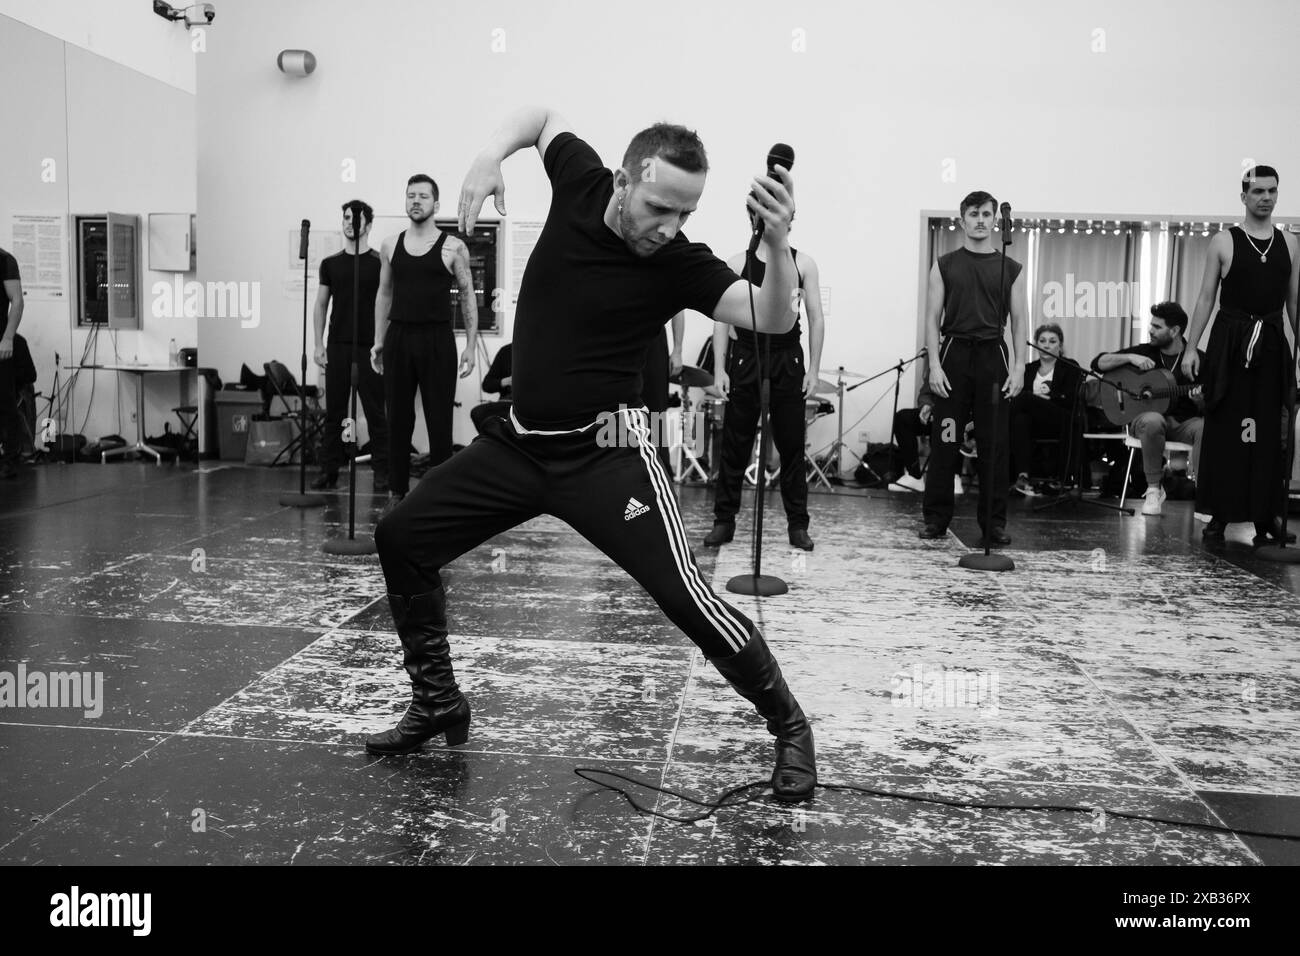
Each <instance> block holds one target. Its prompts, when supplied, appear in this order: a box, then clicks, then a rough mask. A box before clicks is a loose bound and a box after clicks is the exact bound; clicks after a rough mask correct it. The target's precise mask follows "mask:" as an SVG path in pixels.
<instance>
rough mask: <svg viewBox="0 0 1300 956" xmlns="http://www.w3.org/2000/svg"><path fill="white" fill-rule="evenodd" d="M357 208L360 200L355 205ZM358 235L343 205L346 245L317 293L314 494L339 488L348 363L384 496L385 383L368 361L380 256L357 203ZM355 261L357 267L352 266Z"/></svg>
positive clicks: (328, 264) (366, 213) (368, 216)
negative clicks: (318, 414) (320, 389)
mask: <svg viewBox="0 0 1300 956" xmlns="http://www.w3.org/2000/svg"><path fill="white" fill-rule="evenodd" d="M358 202H359V200H358ZM360 208H361V229H360V232H358V231H357V228H356V224H355V223H353V221H352V203H344V204H343V236H344V238H345V239H346V243H345V245H344V248H343V250H342V251H341V252H336V253H335V254H334V255H332V256H328V257H327V258H325V259H324V260H322V261H321V264H320V291H319V292H318V293H317V295H316V312H315V315H314V320H315V326H316V364H317V365H319V366H320V367H321V368H323V369H324V370H325V448H324V451H323V453H322V455H321V459H322V460H321V471H320V476H319V477H318V478H317V479H316V480H315V481H313V482H312V484H311V486H312V488H314V489H316V490H317V491H323V490H325V489H327V488H337V487H338V483H339V465H340V463H341V462H342V460H343V441H342V432H343V418H344V416H346V415H348V414H349V413H350V412H351V406H350V404H349V397H350V396H349V392H350V390H351V388H350V386H351V380H352V362H353V360H354V359H355V360H356V363H357V397H358V398H360V399H361V407H362V409H363V410H364V411H365V413H366V426H367V427H368V428H369V430H370V467H371V468H372V469H373V470H374V473H375V493H376V494H381V495H382V494H387V493H388V419H387V417H386V416H385V415H384V381H383V379H382V378H380V376H379V373H378V372H376V371H375V370H374V369H373V368H371V367H370V362H369V361H367V359H368V357H369V355H370V349H371V348H372V347H373V346H374V344H375V294H376V293H377V292H378V291H379V272H380V265H379V253H377V252H375V250H374V249H371V248H370V244H369V243H368V242H367V241H366V236H368V235H369V234H370V226H371V223H372V222H373V221H374V218H375V211H374V210H373V209H371V208H370V206H369V205H368V204H366V203H360ZM357 256H360V257H361V261H360V262H356V261H354V260H355V259H356V257H357ZM354 267H355V268H356V270H357V273H356V274H357V281H358V282H359V283H360V291H358V290H356V289H354V288H353V287H352V270H353V268H354ZM331 299H332V300H333V301H334V310H333V312H332V313H331V316H330V328H329V340H328V344H327V343H326V338H325V316H326V313H327V312H328V311H329V307H330V300H331ZM354 302H355V303H356V306H357V334H356V341H353V338H352V306H353V303H354Z"/></svg>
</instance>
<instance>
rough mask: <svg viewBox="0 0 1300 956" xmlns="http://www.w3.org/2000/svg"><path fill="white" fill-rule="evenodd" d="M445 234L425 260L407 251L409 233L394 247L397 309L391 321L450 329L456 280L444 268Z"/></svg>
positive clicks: (391, 312) (403, 234)
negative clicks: (446, 326) (443, 249)
mask: <svg viewBox="0 0 1300 956" xmlns="http://www.w3.org/2000/svg"><path fill="white" fill-rule="evenodd" d="M446 241H447V234H446V233H445V232H444V233H442V234H441V235H440V236H438V241H437V242H435V243H434V244H433V246H432V247H431V248H430V249H429V251H428V252H426V253H425V254H424V255H422V256H413V255H411V254H410V253H409V252H407V251H406V231H405V230H403V231H402V233H401V234H400V235H399V236H398V237H397V242H396V243H395V244H394V246H393V261H392V269H393V307H392V309H391V310H390V311H389V313H388V321H390V322H402V323H405V324H408V325H450V324H451V320H452V311H451V290H452V288H453V286H454V285H455V282H456V277H455V276H454V275H452V274H451V272H449V271H448V270H447V267H446V266H445V265H443V264H442V246H443V243H445V242H446Z"/></svg>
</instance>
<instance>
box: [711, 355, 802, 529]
mask: <svg viewBox="0 0 1300 956" xmlns="http://www.w3.org/2000/svg"><path fill="white" fill-rule="evenodd" d="M771 366H772V367H771V372H770V374H771V378H772V391H771V396H770V402H771V409H770V411H769V414H770V415H771V420H772V440H773V441H774V442H775V443H776V451H777V454H779V455H780V456H781V475H780V479H779V482H780V485H781V501H782V502H783V503H784V504H785V517H786V521H787V522H788V523H789V525H790V527H791V528H807V527H808V472H807V466H806V465H805V464H804V457H805V456H804V429H805V427H806V426H805V421H804V397H803V379H804V367H803V352H802V351H801V350H799V349H773V350H772V353H771ZM727 375H728V377H729V378H730V379H731V393H730V396H729V397H728V399H727V407H726V411H725V412H724V414H723V418H722V461H721V464H720V465H719V468H718V486H717V494H716V497H715V498H714V502H713V520H714V521H735V520H736V512H737V511H739V510H740V492H741V485H742V483H743V482H744V480H745V469H746V468H747V467H748V466H749V459H750V454H751V452H752V451H753V448H754V434H755V432H756V431H757V430H758V419H759V415H760V399H761V394H760V391H759V388H760V384H761V383H760V382H759V378H758V360H757V356H756V355H755V354H754V352H753V351H752V350H751V349H748V348H745V347H744V346H739V345H733V346H732V348H731V358H730V359H729V361H728V362H727ZM763 464H764V466H766V464H767V463H766V462H764V463H763Z"/></svg>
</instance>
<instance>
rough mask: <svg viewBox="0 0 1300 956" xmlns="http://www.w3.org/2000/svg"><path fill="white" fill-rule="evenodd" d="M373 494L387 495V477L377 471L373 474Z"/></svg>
mask: <svg viewBox="0 0 1300 956" xmlns="http://www.w3.org/2000/svg"><path fill="white" fill-rule="evenodd" d="M375 494H377V495H386V494H388V476H387V475H385V474H381V473H380V472H378V471H377V472H375Z"/></svg>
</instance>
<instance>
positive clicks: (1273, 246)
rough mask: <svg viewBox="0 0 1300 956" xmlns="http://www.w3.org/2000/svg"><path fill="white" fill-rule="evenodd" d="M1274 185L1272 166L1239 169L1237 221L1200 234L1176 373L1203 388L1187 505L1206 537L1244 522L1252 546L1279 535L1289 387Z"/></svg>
mask: <svg viewBox="0 0 1300 956" xmlns="http://www.w3.org/2000/svg"><path fill="white" fill-rule="evenodd" d="M1277 184H1278V175H1277V170H1276V169H1274V168H1273V167H1272V166H1255V167H1254V168H1252V169H1250V170H1248V171H1247V172H1246V175H1245V177H1244V178H1243V179H1242V182H1241V202H1242V205H1243V206H1245V208H1246V216H1245V219H1244V220H1243V222H1242V224H1241V225H1240V226H1233V227H1232V228H1231V229H1229V230H1228V231H1227V232H1220V233H1218V234H1217V235H1215V237H1214V238H1213V239H1211V240H1210V251H1209V255H1208V256H1207V257H1206V261H1205V277H1204V279H1203V280H1202V281H1201V293H1200V295H1199V296H1198V297H1197V299H1196V310H1195V312H1194V313H1193V315H1192V325H1191V328H1190V329H1188V332H1187V346H1188V348H1187V352H1186V353H1185V354H1184V356H1183V372H1184V374H1185V375H1186V376H1188V378H1194V377H1195V376H1196V374H1197V372H1198V371H1199V372H1200V373H1201V375H1200V382H1201V385H1202V387H1203V391H1204V395H1205V426H1204V430H1203V432H1202V436H1201V470H1200V475H1199V476H1198V478H1197V482H1196V510H1197V511H1200V512H1202V513H1204V514H1208V515H1209V516H1210V522H1209V524H1207V525H1206V526H1205V530H1204V531H1203V532H1202V537H1203V538H1204V539H1205V541H1206V542H1207V543H1209V544H1214V543H1218V542H1222V541H1223V537H1224V535H1223V532H1224V530H1225V528H1226V527H1227V525H1228V524H1230V523H1231V522H1234V521H1252V522H1254V524H1255V544H1265V543H1267V542H1268V541H1269V540H1276V539H1277V538H1278V537H1279V536H1280V535H1281V532H1282V508H1283V507H1284V501H1283V498H1282V495H1283V491H1282V473H1283V464H1282V429H1283V425H1282V406H1283V404H1284V403H1286V402H1288V401H1289V400H1290V397H1291V395H1292V390H1293V389H1294V388H1295V362H1294V360H1293V359H1292V356H1291V349H1290V347H1289V346H1288V345H1287V340H1286V334H1285V332H1284V330H1283V328H1282V311H1283V309H1284V308H1285V309H1286V311H1287V313H1288V315H1289V316H1290V320H1291V322H1292V323H1294V322H1295V319H1296V305H1297V301H1296V300H1297V290H1298V289H1300V255H1298V254H1297V240H1296V237H1295V236H1293V235H1291V234H1290V233H1289V232H1283V231H1282V230H1280V229H1278V228H1276V227H1275V226H1274V225H1273V207H1274V206H1275V205H1276V204H1277ZM1220 283H1222V288H1220ZM1216 296H1218V297H1219V313H1218V315H1216V316H1215V319H1214V328H1213V330H1212V331H1211V332H1210V341H1209V344H1208V345H1207V346H1206V348H1205V363H1204V367H1203V368H1202V366H1201V360H1200V356H1199V355H1198V354H1197V351H1196V343H1197V341H1199V339H1200V337H1201V333H1202V332H1204V331H1205V326H1206V323H1207V322H1208V321H1209V318H1210V309H1212V308H1213V307H1214V300H1215V297H1216ZM1286 471H1287V472H1289V471H1290V469H1289V468H1287V469H1286ZM1291 538H1292V536H1291V535H1288V536H1287V540H1288V541H1290V540H1291Z"/></svg>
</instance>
